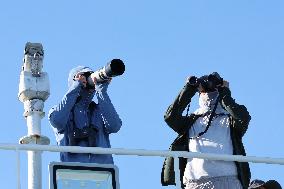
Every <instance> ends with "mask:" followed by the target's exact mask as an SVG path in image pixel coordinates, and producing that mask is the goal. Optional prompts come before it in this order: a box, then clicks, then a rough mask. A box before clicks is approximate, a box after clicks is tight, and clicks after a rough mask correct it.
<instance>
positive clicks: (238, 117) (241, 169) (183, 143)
mask: <svg viewBox="0 0 284 189" xmlns="http://www.w3.org/2000/svg"><path fill="white" fill-rule="evenodd" d="M195 93H196V88H194V87H192V86H190V85H188V84H187V85H185V86H184V88H183V89H182V90H181V92H180V93H179V95H178V96H177V97H176V99H175V101H174V102H173V103H172V104H171V105H170V106H169V107H168V109H167V111H166V113H165V116H164V118H165V121H166V123H167V124H168V125H169V126H170V127H171V128H172V129H173V130H174V131H175V132H177V133H178V137H177V138H176V139H175V140H174V142H173V143H172V144H171V146H170V150H172V151H188V142H189V139H188V132H189V129H190V127H191V126H192V125H193V124H194V122H195V121H196V120H197V118H198V116H197V115H194V114H191V115H190V116H183V115H182V113H183V111H184V110H185V108H186V106H187V105H188V104H189V103H190V102H191V98H192V97H193V96H194V94H195ZM219 95H220V102H221V104H222V106H223V108H224V109H226V110H227V111H228V112H229V114H230V131H231V139H232V144H233V154H234V155H243V156H245V155H246V152H245V149H244V145H243V143H242V137H243V136H244V134H245V132H246V130H247V127H248V124H249V121H250V119H251V117H250V115H249V112H248V111H247V109H246V107H245V106H243V105H239V104H237V103H236V102H235V100H234V99H233V98H232V97H231V92H230V90H229V89H228V88H226V87H222V88H220V89H219ZM179 163H180V166H179V169H180V180H181V182H182V180H183V174H184V170H185V166H186V163H187V160H186V158H179ZM235 163H236V166H237V171H238V178H239V180H240V182H241V183H242V186H243V188H247V187H248V186H249V181H250V177H251V173H250V169H249V164H248V163H247V162H235ZM161 182H162V185H163V186H167V185H175V174H174V160H173V158H171V157H170V158H169V157H168V158H166V159H165V161H164V164H163V168H162V174H161Z"/></svg>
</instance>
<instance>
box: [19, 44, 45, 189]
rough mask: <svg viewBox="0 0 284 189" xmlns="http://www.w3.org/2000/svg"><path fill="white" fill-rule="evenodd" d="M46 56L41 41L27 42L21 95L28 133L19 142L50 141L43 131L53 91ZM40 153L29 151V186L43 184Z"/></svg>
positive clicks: (20, 84)
mask: <svg viewBox="0 0 284 189" xmlns="http://www.w3.org/2000/svg"><path fill="white" fill-rule="evenodd" d="M43 56H44V51H43V47H42V45H41V44H40V43H29V42H28V43H26V46H25V55H24V65H23V67H22V71H21V75H20V83H19V94H18V97H19V100H20V101H21V102H23V103H24V109H25V112H24V117H25V118H26V120H27V127H28V135H27V136H24V137H22V138H21V139H20V144H33V145H48V144H49V139H48V138H47V137H45V136H42V135H41V119H42V118H43V117H44V112H43V107H44V101H45V100H46V99H47V98H48V97H49V94H50V92H49V79H48V75H47V73H46V72H42V67H43ZM41 154H42V152H40V151H28V189H41V188H42V184H41V180H42V178H41V176H42V175H41Z"/></svg>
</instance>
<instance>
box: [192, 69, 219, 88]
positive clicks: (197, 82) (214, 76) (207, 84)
mask: <svg viewBox="0 0 284 189" xmlns="http://www.w3.org/2000/svg"><path fill="white" fill-rule="evenodd" d="M223 81H224V80H223V78H222V77H221V76H220V75H219V74H218V73H217V72H213V73H211V74H210V75H204V76H201V77H200V78H197V77H195V76H191V77H190V78H189V80H188V83H189V84H190V85H192V86H195V87H198V86H201V87H200V88H198V89H199V92H213V91H216V89H217V87H218V86H221V85H223Z"/></svg>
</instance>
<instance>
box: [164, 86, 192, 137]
mask: <svg viewBox="0 0 284 189" xmlns="http://www.w3.org/2000/svg"><path fill="white" fill-rule="evenodd" d="M196 91H197V89H196V87H193V86H191V85H188V84H186V85H185V86H184V87H183V89H182V90H181V91H180V93H179V94H178V96H177V97H176V99H175V100H174V102H173V103H172V104H171V105H170V106H169V107H168V109H167V111H166V113H165V115H164V119H165V122H166V123H167V124H168V125H169V126H170V127H171V128H172V129H173V130H174V131H176V132H177V133H178V134H182V133H183V132H184V131H185V130H184V129H185V128H187V126H188V125H189V124H191V122H193V118H192V116H189V117H187V116H183V115H182V113H183V111H184V110H185V108H186V106H187V105H188V104H189V103H190V102H191V98H192V97H193V96H194V94H195V93H196Z"/></svg>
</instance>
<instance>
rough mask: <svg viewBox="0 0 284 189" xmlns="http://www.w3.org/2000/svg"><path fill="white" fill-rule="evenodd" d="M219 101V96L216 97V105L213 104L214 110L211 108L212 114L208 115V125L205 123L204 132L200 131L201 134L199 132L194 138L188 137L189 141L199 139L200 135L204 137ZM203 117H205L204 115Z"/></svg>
mask: <svg viewBox="0 0 284 189" xmlns="http://www.w3.org/2000/svg"><path fill="white" fill-rule="evenodd" d="M219 100H220V96H218V97H217V99H216V103H215V105H214V108H213V110H212V113H211V114H210V117H209V121H208V123H207V126H206V128H205V130H204V131H202V132H200V133H198V134H197V135H196V136H194V137H189V139H190V140H191V139H197V138H199V137H201V136H202V135H204V134H205V133H206V132H207V131H208V129H209V127H210V125H211V122H212V120H213V117H214V115H216V114H215V111H216V109H217V106H218V103H219ZM205 115H206V114H205ZM200 117H202V116H200Z"/></svg>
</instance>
